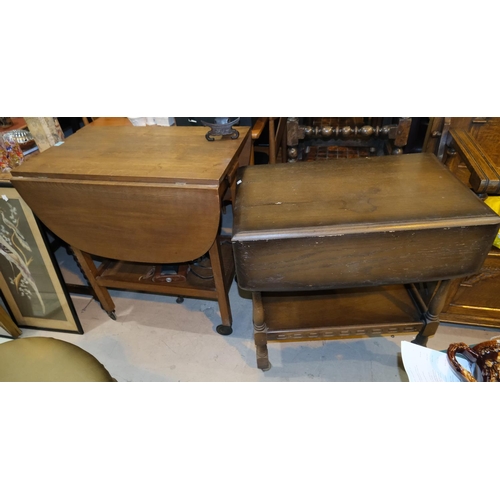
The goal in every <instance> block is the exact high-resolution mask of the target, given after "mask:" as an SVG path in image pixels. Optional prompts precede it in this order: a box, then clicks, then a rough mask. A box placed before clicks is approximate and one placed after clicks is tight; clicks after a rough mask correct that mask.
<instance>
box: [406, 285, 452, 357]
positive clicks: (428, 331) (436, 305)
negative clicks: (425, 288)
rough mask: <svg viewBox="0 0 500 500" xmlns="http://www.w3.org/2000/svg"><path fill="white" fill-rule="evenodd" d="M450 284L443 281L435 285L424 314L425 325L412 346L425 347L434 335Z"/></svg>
mask: <svg viewBox="0 0 500 500" xmlns="http://www.w3.org/2000/svg"><path fill="white" fill-rule="evenodd" d="M451 284H452V280H443V281H440V282H439V283H438V284H437V287H436V290H435V292H434V295H433V296H432V298H431V300H430V302H429V307H428V308H427V311H425V313H424V321H425V325H424V327H423V328H422V330H420V332H419V334H418V335H417V336H416V337H415V339H414V340H413V341H412V342H413V343H414V344H418V345H421V346H424V347H425V346H426V345H427V341H428V340H429V337H430V336H431V335H434V334H435V333H436V330H437V329H438V326H439V314H440V313H441V311H442V310H443V307H444V306H445V303H446V298H447V297H448V292H449V290H450V287H451Z"/></svg>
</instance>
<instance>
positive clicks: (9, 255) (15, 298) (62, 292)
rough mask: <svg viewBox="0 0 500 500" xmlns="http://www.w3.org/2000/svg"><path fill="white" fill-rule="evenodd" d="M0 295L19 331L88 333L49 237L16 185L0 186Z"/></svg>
mask: <svg viewBox="0 0 500 500" xmlns="http://www.w3.org/2000/svg"><path fill="white" fill-rule="evenodd" d="M0 290H1V292H2V298H3V301H4V303H5V305H6V307H7V309H8V310H9V312H10V314H11V316H12V318H13V319H14V321H15V322H16V324H17V325H18V326H19V327H28V328H36V329H40V330H54V331H63V332H69V333H80V334H81V333H83V329H82V326H81V324H80V321H79V319H78V316H77V314H76V311H75V308H74V306H73V303H72V301H71V298H70V296H69V293H68V292H67V290H66V288H65V284H64V281H63V279H62V276H61V272H60V270H59V267H58V265H57V262H56V261H55V258H54V256H53V254H52V253H51V252H50V251H49V247H48V242H47V238H46V235H45V232H44V231H43V230H42V228H41V225H40V223H39V222H38V221H37V219H36V217H35V216H34V214H33V212H32V211H31V209H30V208H29V207H28V205H27V204H26V203H25V202H24V201H23V199H22V198H21V197H20V195H19V193H18V192H17V191H16V189H15V188H13V187H12V186H11V185H5V184H4V185H0Z"/></svg>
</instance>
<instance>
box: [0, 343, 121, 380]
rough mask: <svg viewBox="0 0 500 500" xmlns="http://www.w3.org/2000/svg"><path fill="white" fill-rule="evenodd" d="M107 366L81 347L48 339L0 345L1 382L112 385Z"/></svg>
mask: <svg viewBox="0 0 500 500" xmlns="http://www.w3.org/2000/svg"><path fill="white" fill-rule="evenodd" d="M113 381H115V379H113V377H111V375H110V374H109V372H108V371H107V370H106V368H104V366H103V365H102V364H101V363H99V361H97V359H96V358H94V356H92V354H89V353H88V352H87V351H84V350H83V349H81V348H80V347H78V346H76V345H73V344H70V343H69V342H64V341H63V340H57V339H54V338H49V337H31V338H18V339H14V340H11V341H9V342H4V343H3V344H0V382H113Z"/></svg>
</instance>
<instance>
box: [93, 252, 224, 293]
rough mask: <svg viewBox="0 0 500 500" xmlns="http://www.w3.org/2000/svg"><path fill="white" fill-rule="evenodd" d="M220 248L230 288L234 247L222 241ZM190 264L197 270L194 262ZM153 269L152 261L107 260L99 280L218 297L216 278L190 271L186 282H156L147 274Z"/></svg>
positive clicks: (119, 285)
mask: <svg viewBox="0 0 500 500" xmlns="http://www.w3.org/2000/svg"><path fill="white" fill-rule="evenodd" d="M220 249H221V256H222V266H223V271H224V276H223V280H224V286H225V288H226V290H229V287H230V286H231V282H232V280H233V278H234V260H233V255H232V248H231V245H230V244H221V247H220ZM190 267H191V269H194V267H193V264H192V263H191V266H190ZM152 268H153V265H152V264H143V263H135V262H124V261H116V260H105V261H104V262H103V263H102V265H101V266H100V267H99V270H98V274H97V275H96V280H97V282H98V283H99V285H101V286H103V287H105V288H116V289H122V290H133V291H137V292H145V293H157V294H162V295H177V296H182V297H194V298H202V299H214V300H217V290H216V286H215V281H214V279H213V277H209V278H205V279H203V278H200V277H198V276H196V275H195V274H194V273H193V272H192V271H188V274H187V279H186V281H179V282H171V283H166V282H160V283H159V282H154V281H152V278H151V277H147V276H148V274H150V271H151V269H152ZM198 274H200V275H202V274H201V273H198ZM209 275H210V274H209V273H206V272H205V273H203V276H209Z"/></svg>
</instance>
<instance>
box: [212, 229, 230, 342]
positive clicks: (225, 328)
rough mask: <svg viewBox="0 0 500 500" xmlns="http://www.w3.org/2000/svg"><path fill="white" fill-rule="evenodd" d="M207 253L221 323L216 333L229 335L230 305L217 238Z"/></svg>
mask: <svg viewBox="0 0 500 500" xmlns="http://www.w3.org/2000/svg"><path fill="white" fill-rule="evenodd" d="M208 253H209V256H210V263H211V265H212V272H213V275H214V284H215V291H216V294H217V302H218V303H219V310H220V316H221V319H222V324H221V325H218V326H217V328H216V330H217V333H220V334H221V335H231V333H233V329H232V324H233V318H232V316H231V307H230V305H229V290H228V287H227V286H226V280H225V278H224V267H223V262H222V255H221V249H220V242H219V238H215V241H214V243H213V245H212V246H211V247H210V250H209V251H208Z"/></svg>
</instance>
